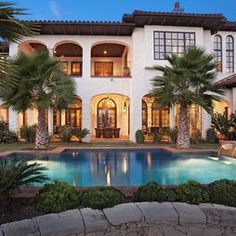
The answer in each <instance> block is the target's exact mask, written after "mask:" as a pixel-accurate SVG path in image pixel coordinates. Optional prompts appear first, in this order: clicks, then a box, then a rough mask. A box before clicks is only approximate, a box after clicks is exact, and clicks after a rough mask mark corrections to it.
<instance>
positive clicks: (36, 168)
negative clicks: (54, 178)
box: [0, 158, 48, 203]
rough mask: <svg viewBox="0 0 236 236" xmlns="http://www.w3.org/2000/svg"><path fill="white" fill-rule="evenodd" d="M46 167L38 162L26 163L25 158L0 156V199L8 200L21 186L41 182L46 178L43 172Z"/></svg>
mask: <svg viewBox="0 0 236 236" xmlns="http://www.w3.org/2000/svg"><path fill="white" fill-rule="evenodd" d="M46 169H47V168H45V167H43V166H42V165H41V164H38V163H36V162H35V163H31V164H28V163H27V161H26V160H25V158H24V160H18V159H16V158H14V159H11V158H1V160H0V197H1V198H2V199H1V200H4V201H6V202H7V203H9V202H10V200H11V199H12V197H13V196H14V195H15V194H16V191H17V190H19V188H20V187H22V186H29V185H31V184H32V183H42V182H44V181H46V180H48V178H47V176H46V175H44V174H43V171H45V170H46Z"/></svg>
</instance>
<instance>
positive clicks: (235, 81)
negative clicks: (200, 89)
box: [216, 74, 236, 88]
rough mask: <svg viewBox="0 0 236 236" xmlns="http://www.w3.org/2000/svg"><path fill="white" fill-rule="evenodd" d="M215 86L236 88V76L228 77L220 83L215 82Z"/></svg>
mask: <svg viewBox="0 0 236 236" xmlns="http://www.w3.org/2000/svg"><path fill="white" fill-rule="evenodd" d="M216 84H217V85H218V86H222V87H225V88H233V87H236V74H233V75H230V76H228V77H226V78H224V79H222V80H220V81H217V82H216Z"/></svg>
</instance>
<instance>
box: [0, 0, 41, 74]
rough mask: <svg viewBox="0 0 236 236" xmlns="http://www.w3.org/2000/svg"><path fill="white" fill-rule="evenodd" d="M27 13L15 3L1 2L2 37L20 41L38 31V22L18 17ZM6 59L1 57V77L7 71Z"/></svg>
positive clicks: (0, 22)
mask: <svg viewBox="0 0 236 236" xmlns="http://www.w3.org/2000/svg"><path fill="white" fill-rule="evenodd" d="M21 15H26V12H25V9H22V8H16V7H14V4H13V3H9V2H0V38H2V39H3V40H5V41H11V42H16V43H19V42H20V41H21V40H22V39H23V38H24V37H26V36H32V35H34V34H36V33H37V31H38V30H39V27H38V25H37V24H35V23H32V22H29V21H22V20H19V19H17V17H18V16H21ZM5 63H6V62H5V60H4V59H3V58H0V77H2V76H3V75H4V73H5Z"/></svg>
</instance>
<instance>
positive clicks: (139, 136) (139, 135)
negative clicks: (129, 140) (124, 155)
mask: <svg viewBox="0 0 236 236" xmlns="http://www.w3.org/2000/svg"><path fill="white" fill-rule="evenodd" d="M135 138H136V143H139V144H142V143H144V134H143V131H142V130H141V129H139V130H137V131H136V134H135Z"/></svg>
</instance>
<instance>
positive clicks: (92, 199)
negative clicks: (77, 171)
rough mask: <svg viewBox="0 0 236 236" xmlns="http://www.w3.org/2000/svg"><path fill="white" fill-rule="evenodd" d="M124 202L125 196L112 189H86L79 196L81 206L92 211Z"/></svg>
mask: <svg viewBox="0 0 236 236" xmlns="http://www.w3.org/2000/svg"><path fill="white" fill-rule="evenodd" d="M123 202H125V196H124V194H123V193H121V192H120V191H119V190H117V189H114V188H112V187H94V188H87V189H85V190H84V191H83V193H82V194H81V205H82V206H83V207H90V208H92V209H104V208H108V207H113V206H115V205H117V204H120V203H123Z"/></svg>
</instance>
